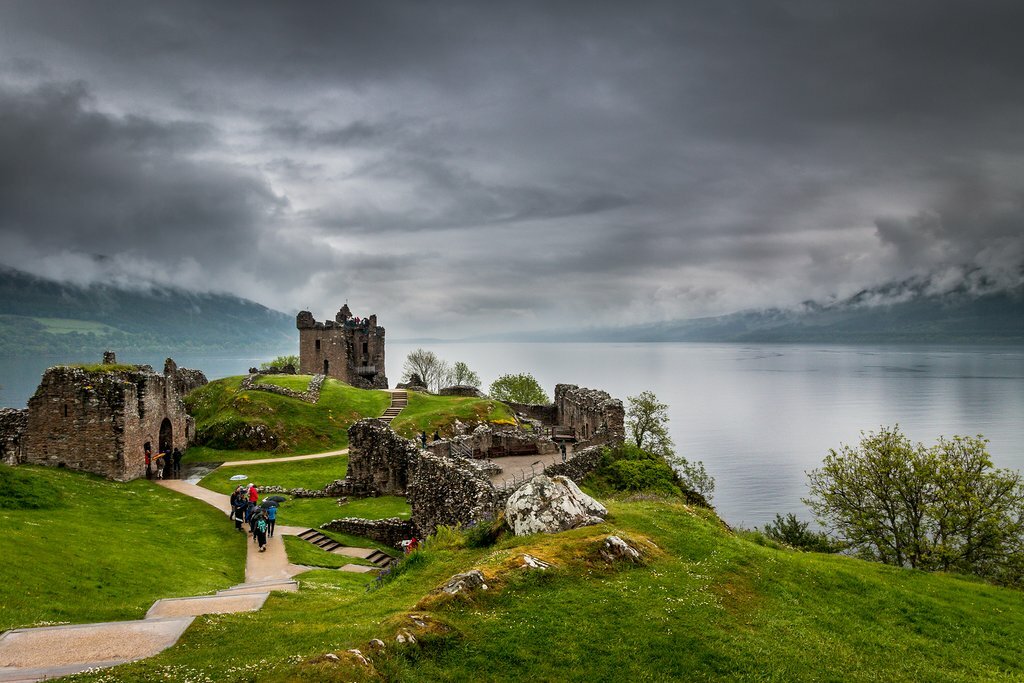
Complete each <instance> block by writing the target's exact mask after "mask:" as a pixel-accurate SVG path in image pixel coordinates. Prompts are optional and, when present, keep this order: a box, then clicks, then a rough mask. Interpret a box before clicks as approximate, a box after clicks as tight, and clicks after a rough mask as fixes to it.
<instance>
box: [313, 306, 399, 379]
mask: <svg viewBox="0 0 1024 683" xmlns="http://www.w3.org/2000/svg"><path fill="white" fill-rule="evenodd" d="M295 327H297V328H298V330H299V372H300V373H302V374H304V375H325V376H327V377H333V378H334V379H338V380H341V381H342V382H345V383H347V384H351V385H352V386H354V387H359V388H361V389H387V388H388V378H387V376H386V375H385V374H384V328H383V327H380V326H379V325H377V316H376V315H371V316H370V317H369V318H363V319H359V318H354V317H353V316H352V311H351V310H349V307H348V304H345V305H344V306H342V307H341V310H339V311H338V314H337V315H336V316H335V317H334V320H325V321H324V322H317V321H316V319H314V318H313V314H312V313H310V312H309V311H299V314H298V315H297V316H295Z"/></svg>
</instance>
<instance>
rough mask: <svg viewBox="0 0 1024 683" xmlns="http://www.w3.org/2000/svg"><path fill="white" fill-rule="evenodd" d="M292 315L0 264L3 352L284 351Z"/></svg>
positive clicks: (217, 297) (221, 298) (218, 297)
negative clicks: (82, 281) (74, 281)
mask: <svg viewBox="0 0 1024 683" xmlns="http://www.w3.org/2000/svg"><path fill="white" fill-rule="evenodd" d="M295 339H296V333H295V319H294V318H293V317H292V316H290V315H287V314H285V313H281V312H280V311H275V310H272V309H269V308H267V307H265V306H262V305H260V304H257V303H255V302H253V301H249V300H247V299H241V298H239V297H236V296H231V295H227V294H213V293H197V292H189V291H186V290H183V289H176V288H173V287H163V286H149V285H147V283H139V286H138V287H137V288H127V287H118V286H113V285H106V284H93V285H90V286H86V287H83V286H78V285H74V284H70V283H66V282H57V281H55V280H47V279H44V278H40V277H36V276H33V275H29V274H28V273H23V272H21V271H18V270H14V269H11V268H3V267H0V354H4V355H25V354H30V353H31V354H34V353H47V354H67V353H72V352H73V353H87V354H89V355H92V354H96V353H98V352H99V351H101V350H103V349H108V348H116V349H117V350H118V351H122V352H160V353H163V352H165V351H166V350H167V349H176V350H178V351H219V350H230V351H237V350H240V349H249V350H268V351H280V350H281V349H284V348H289V347H293V346H294V345H295Z"/></svg>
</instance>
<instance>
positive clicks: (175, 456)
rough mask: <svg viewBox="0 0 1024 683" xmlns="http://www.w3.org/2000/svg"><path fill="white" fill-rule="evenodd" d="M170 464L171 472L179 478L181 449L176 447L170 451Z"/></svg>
mask: <svg viewBox="0 0 1024 683" xmlns="http://www.w3.org/2000/svg"><path fill="white" fill-rule="evenodd" d="M171 464H172V465H173V468H172V472H173V473H174V476H175V477H178V478H179V479H180V478H181V451H180V450H178V449H177V448H175V449H174V452H173V453H171Z"/></svg>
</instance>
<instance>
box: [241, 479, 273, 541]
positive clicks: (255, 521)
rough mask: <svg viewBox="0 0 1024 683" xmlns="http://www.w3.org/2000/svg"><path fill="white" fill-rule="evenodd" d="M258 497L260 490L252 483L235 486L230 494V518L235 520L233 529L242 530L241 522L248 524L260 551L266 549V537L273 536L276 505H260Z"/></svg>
mask: <svg viewBox="0 0 1024 683" xmlns="http://www.w3.org/2000/svg"><path fill="white" fill-rule="evenodd" d="M259 499H260V492H259V490H258V489H257V488H256V486H255V485H254V484H252V483H249V484H248V485H246V486H239V487H238V488H236V489H235V492H234V493H232V494H231V519H233V520H235V529H236V530H238V531H241V530H242V524H243V523H245V524H246V525H248V527H249V533H250V534H252V540H253V542H254V543H256V545H257V546H259V549H260V552H261V553H262V552H264V551H266V549H267V539H268V538H273V536H274V526H275V525H276V523H277V505H276V504H275V503H270V504H264V505H260V504H259Z"/></svg>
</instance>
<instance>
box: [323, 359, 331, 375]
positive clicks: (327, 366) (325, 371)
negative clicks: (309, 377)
mask: <svg viewBox="0 0 1024 683" xmlns="http://www.w3.org/2000/svg"><path fill="white" fill-rule="evenodd" d="M329 367H330V363H329V362H328V361H327V359H326V358H324V376H325V377H326V376H327V369H328V368H329Z"/></svg>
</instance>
